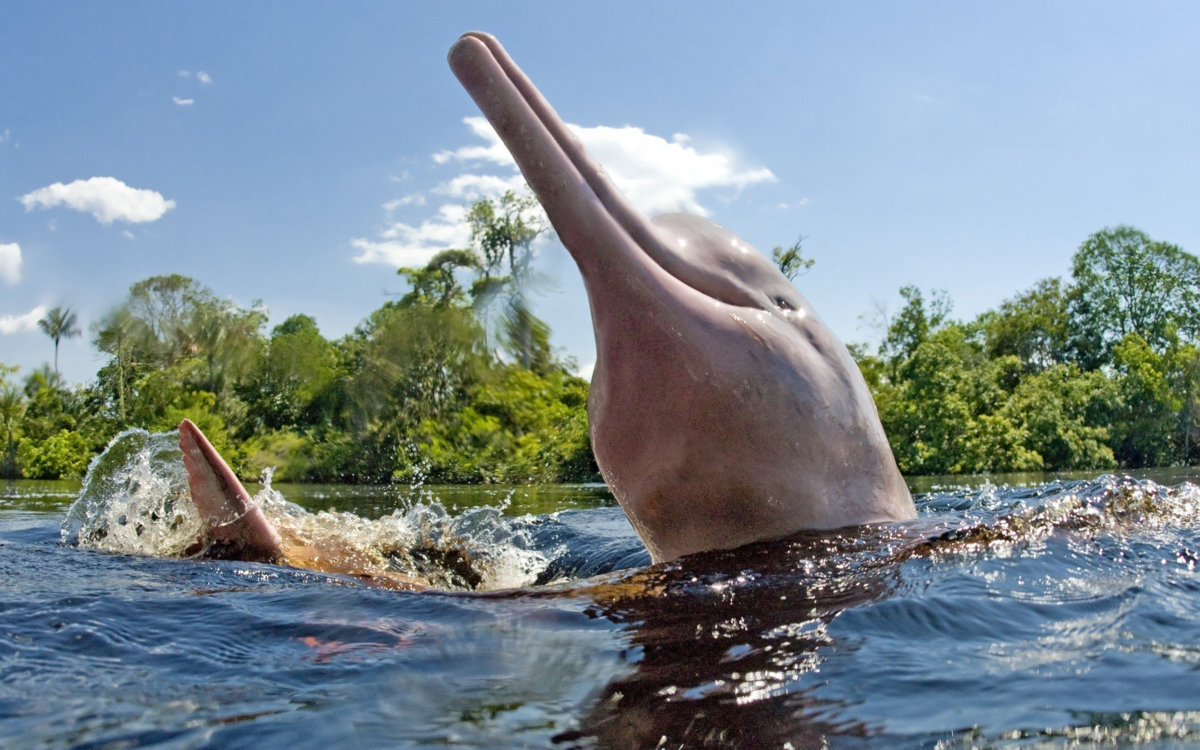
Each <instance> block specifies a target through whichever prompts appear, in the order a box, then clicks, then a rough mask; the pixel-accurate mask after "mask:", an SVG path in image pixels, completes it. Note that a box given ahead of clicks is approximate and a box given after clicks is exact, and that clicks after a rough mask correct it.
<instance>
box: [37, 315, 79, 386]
mask: <svg viewBox="0 0 1200 750" xmlns="http://www.w3.org/2000/svg"><path fill="white" fill-rule="evenodd" d="M38 328H40V329H42V333H44V334H46V335H47V336H49V337H50V338H52V339H54V374H55V376H57V375H58V343H59V342H60V341H61V340H62V339H70V338H75V337H76V336H78V335H79V334H80V333H81V331H80V330H79V326H77V325H76V318H75V313H73V312H71V309H70V308H69V307H55V308H51V310H50V312H48V313H46V317H44V318H42V319H41V320H39V321H38Z"/></svg>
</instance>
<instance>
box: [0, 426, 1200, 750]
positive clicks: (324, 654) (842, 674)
mask: <svg viewBox="0 0 1200 750" xmlns="http://www.w3.org/2000/svg"><path fill="white" fill-rule="evenodd" d="M147 446H149V450H148V451H142V453H141V454H140V457H139V455H137V454H138V451H132V450H131V451H128V452H127V453H126V454H125V455H124V456H123V457H122V458H121V459H120V460H119V461H117V460H114V461H113V462H112V465H110V466H108V467H107V468H106V469H105V472H106V473H105V476H106V477H108V478H109V480H110V481H108V483H107V484H105V485H104V486H101V484H97V483H95V482H92V483H90V485H89V489H88V490H87V491H86V492H84V493H83V496H84V497H85V498H88V497H90V498H92V499H93V500H95V501H97V503H98V505H96V506H95V507H93V508H92V510H93V511H94V512H93V513H92V514H91V515H90V516H89V514H88V513H85V512H83V510H84V509H83V508H81V507H77V508H76V509H75V511H74V512H73V513H72V515H71V517H69V518H68V517H67V516H68V514H67V510H68V507H69V506H71V504H72V503H73V502H74V500H75V498H76V496H77V495H79V494H80V487H79V485H78V484H76V485H71V484H69V483H34V482H17V483H12V484H8V485H0V717H2V718H0V744H3V745H5V746H14V747H37V746H81V747H137V746H146V745H160V746H164V747H180V748H184V747H205V746H210V747H279V746H284V747H329V746H343V745H353V746H356V747H384V746H386V747H395V746H420V745H438V746H447V745H448V746H452V747H512V746H518V747H519V746H530V747H547V746H557V747H592V746H600V747H655V746H663V747H679V746H687V747H694V746H734V747H771V746H774V747H784V746H786V745H787V744H788V743H790V744H791V746H793V747H810V746H820V745H822V744H825V745H828V746H832V747H855V748H857V747H885V748H892V747H939V746H940V747H972V746H1015V747H1042V746H1101V745H1103V746H1112V745H1114V744H1117V745H1128V744H1134V743H1146V744H1149V745H1151V746H1157V747H1179V746H1188V745H1195V744H1200V627H1197V623H1198V622H1200V572H1198V571H1197V565H1198V564H1200V539H1198V533H1197V532H1198V529H1200V490H1198V489H1197V488H1196V486H1194V485H1192V484H1188V483H1186V480H1187V479H1189V477H1190V478H1191V479H1192V480H1193V481H1195V472H1194V471H1193V472H1192V473H1191V474H1189V473H1188V472H1186V471H1184V472H1182V473H1181V472H1175V473H1173V474H1158V475H1156V476H1157V477H1158V480H1159V481H1161V482H1163V483H1164V484H1157V483H1155V482H1154V481H1151V480H1135V479H1132V478H1121V477H1099V478H1097V477H1090V478H1087V479H1055V480H1053V481H1049V482H1045V481H1043V482H1042V483H1039V484H1035V485H1033V486H1018V485H1005V484H1003V483H1002V482H999V481H998V478H991V480H963V479H962V478H955V479H952V480H938V483H939V486H940V489H936V490H931V491H930V492H929V494H925V495H922V496H920V497H919V499H918V506H919V508H920V510H921V516H920V518H919V519H918V520H916V521H914V522H910V523H904V524H890V525H884V526H876V527H869V528H858V529H848V530H842V531H839V532H834V533H821V534H816V533H814V534H802V535H799V536H797V537H794V538H792V539H789V540H785V541H781V542H775V543H771V544H761V545H755V546H752V547H748V548H743V549H740V550H735V551H731V552H716V553H706V554H702V555H697V556H693V557H691V558H686V559H684V560H680V561H677V562H675V563H671V564H665V565H658V566H649V565H648V562H649V561H648V558H647V556H646V554H645V552H644V551H643V549H642V547H641V544H640V543H639V542H638V540H637V538H636V537H635V536H634V534H633V532H632V530H631V529H630V527H629V524H628V523H627V522H626V521H625V519H624V516H623V515H622V514H621V512H620V509H619V508H617V507H616V506H615V504H614V503H613V502H612V499H611V497H610V496H609V495H608V494H607V493H606V492H605V491H604V489H603V488H602V487H596V486H574V487H553V488H537V489H531V488H487V489H480V488H458V487H454V488H444V487H426V488H404V489H399V490H398V489H394V488H386V489H385V488H355V487H286V486H282V487H275V488H273V489H272V488H269V487H258V488H253V489H252V490H251V491H252V492H257V493H258V497H259V499H260V500H261V501H262V502H264V506H265V509H266V510H268V513H269V514H274V516H275V517H276V519H277V520H278V519H283V520H284V521H285V522H290V523H293V524H294V527H295V528H296V529H298V530H299V531H298V532H297V533H304V534H309V535H315V536H321V535H325V536H326V537H330V538H337V537H338V536H339V535H341V536H343V537H345V539H346V540H349V541H345V542H344V544H346V545H349V546H351V547H353V548H354V549H355V550H358V551H360V552H362V551H364V550H365V552H364V554H367V553H371V554H375V553H378V554H379V555H381V556H382V558H383V559H384V560H385V562H386V563H387V564H393V565H401V566H410V568H411V566H413V565H414V564H415V563H413V561H412V560H410V559H408V557H406V556H405V555H404V554H403V553H404V551H403V550H399V551H397V550H393V549H388V546H389V544H390V543H389V541H388V540H387V539H385V538H382V537H383V532H384V531H391V532H394V533H395V534H397V535H398V537H401V538H402V539H403V540H404V542H405V543H406V544H411V545H416V546H417V547H420V548H426V549H434V548H437V549H441V550H443V551H446V550H454V551H457V552H460V553H461V555H460V556H458V557H454V556H452V555H444V556H442V557H436V558H435V557H434V556H431V555H426V556H425V557H424V558H422V561H421V562H422V564H423V565H424V567H423V568H421V570H419V571H418V572H420V573H421V574H422V575H425V576H426V577H427V578H429V579H431V581H432V582H433V583H435V584H438V585H441V586H442V587H443V588H445V589H446V590H444V591H435V592H432V593H412V592H397V591H389V590H385V589H382V588H379V587H375V586H371V585H367V584H365V583H364V582H363V581H362V580H360V579H358V578H354V577H351V576H345V575H331V574H325V573H318V572H313V571H308V570H298V569H294V568H287V567H282V566H272V565H264V564H253V563H244V562H238V561H213V560H204V559H189V558H186V557H180V556H179V555H185V554H187V553H188V550H187V546H188V545H187V544H185V543H184V541H183V539H182V536H181V535H182V534H184V533H185V532H186V531H187V529H188V528H189V527H188V523H190V521H189V519H188V517H187V512H188V511H187V508H186V503H183V504H177V503H176V502H175V499H177V495H176V494H174V493H177V492H178V487H179V475H178V474H175V473H173V472H174V471H177V470H176V469H173V468H172V460H173V459H172V457H171V455H170V451H169V450H166V451H163V452H158V451H157V449H156V448H154V446H153V445H150V444H149V443H147V444H144V445H142V446H141V448H147ZM121 472H124V474H122V473H121ZM118 475H120V476H119V477H118ZM95 478H96V477H95V476H94V477H93V480H95ZM118 478H119V479H120V481H116V479H118ZM993 482H995V483H993ZM1167 483H1170V484H1172V485H1174V487H1168V486H1165V485H1166V484H1167ZM951 485H952V486H951ZM105 493H108V494H107V496H106V495H105ZM282 498H286V499H287V501H290V502H293V503H297V504H298V505H299V506H302V507H303V508H304V509H305V510H306V511H307V513H301V511H300V510H299V509H298V508H297V507H295V506H292V505H289V504H288V503H287V502H286V501H284V500H283V499H282ZM106 503H107V504H106ZM498 509H500V510H498ZM351 514H352V515H351ZM289 519H290V521H289ZM362 519H367V520H366V521H364V520H362ZM64 520H65V521H66V522H65V523H64ZM64 528H65V530H66V536H67V538H68V540H69V543H64V542H63V541H62V534H63V529H64ZM139 528H140V533H139V532H138V529H139ZM101 529H103V530H104V531H103V533H98V532H99V531H100V530H101ZM89 534H91V535H90V536H89ZM392 546H396V545H395V544H392ZM113 550H123V551H113ZM135 552H137V553H139V554H134V553H135ZM152 552H153V553H156V554H173V555H176V556H175V557H171V558H168V557H156V556H149V554H148V553H152ZM364 559H366V558H364ZM370 559H375V558H370ZM464 560H465V561H467V562H466V563H463V561H464ZM464 565H465V566H466V567H465V568H464V567H463V566H464ZM439 566H442V567H444V568H445V569H444V570H441V571H439ZM417 567H420V566H419V565H418V566H417ZM463 570H466V571H467V572H466V573H463V572H462V571H463ZM439 575H440V576H441V578H440V579H439V578H438V576H439ZM433 579H437V580H433Z"/></svg>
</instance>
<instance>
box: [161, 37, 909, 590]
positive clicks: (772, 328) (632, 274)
mask: <svg viewBox="0 0 1200 750" xmlns="http://www.w3.org/2000/svg"><path fill="white" fill-rule="evenodd" d="M449 62H450V67H451V69H452V70H453V71H454V74H455V75H456V76H457V77H458V79H459V81H460V82H461V83H462V85H463V87H464V88H466V90H467V92H468V93H469V94H470V95H471V97H472V98H473V99H474V100H475V102H476V104H477V105H478V106H479V109H480V110H482V112H483V114H484V116H486V117H487V119H488V121H489V122H490V123H491V124H492V126H493V127H494V128H495V130H496V132H497V133H498V134H499V135H500V138H501V139H502V140H503V142H504V144H505V146H507V147H508V149H509V151H510V152H512V155H513V157H514V158H515V159H516V161H517V164H518V166H519V167H520V169H521V172H522V173H523V174H524V176H525V179H526V181H527V182H528V183H529V185H530V187H531V188H532V189H533V191H534V193H535V194H536V195H537V198H538V200H539V201H540V202H541V204H542V206H543V207H544V208H545V210H546V213H547V215H548V216H549V218H550V222H551V223H552V224H553V225H554V229H555V230H556V232H557V233H558V236H559V238H560V239H561V240H562V242H563V244H564V245H565V246H566V248H567V250H568V251H569V252H570V253H571V256H572V257H573V258H574V260H575V262H576V264H577V265H578V266H579V270H580V272H581V273H582V275H583V280H584V285H585V287H586V288H587V293H588V301H589V303H590V306H591V312H592V323H593V326H594V328H595V334H596V355H597V359H596V366H595V369H594V371H593V374H592V385H591V392H590V396H589V399H588V422H589V426H590V430H591V438H592V446H593V450H594V451H595V455H596V460H597V463H598V464H599V466H600V471H601V473H602V474H603V476H604V480H605V482H606V483H607V484H608V486H609V488H610V489H611V490H612V492H613V495H614V496H615V497H616V499H617V501H618V502H619V503H620V504H621V507H622V508H623V509H624V511H625V513H626V515H627V516H628V517H629V520H630V522H631V523H632V524H633V527H634V528H635V529H636V530H637V533H638V534H639V535H640V536H641V538H642V540H643V541H644V542H645V544H646V547H647V548H648V549H649V551H650V556H651V558H652V560H653V561H654V562H662V561H668V560H673V559H675V558H678V557H681V556H683V555H687V554H691V553H695V552H701V551H705V550H714V549H729V548H733V547H739V546H742V545H744V544H748V543H751V542H756V541H766V540H771V539H779V538H782V537H785V536H788V535H790V534H793V533H795V532H797V531H801V530H804V529H830V528H837V527H842V526H852V525H857V524H865V523H873V522H883V521H898V520H906V519H911V518H914V517H915V516H916V509H915V508H914V506H913V502H912V497H911V495H910V494H909V492H908V488H907V486H906V485H905V483H904V480H903V478H902V477H901V476H900V471H899V469H897V467H896V462H895V459H894V458H893V456H892V452H891V449H890V447H889V446H888V442H887V438H886V436H885V435H884V432H883V426H882V425H881V424H880V422H879V415H878V413H877V412H876V409H875V403H874V401H873V400H872V398H871V394H870V391H869V390H868V389H867V385H866V382H865V381H864V380H863V377H862V374H861V373H860V372H859V369H858V366H857V365H856V364H855V363H854V360H853V359H852V358H851V357H850V353H849V352H848V351H847V350H846V347H845V346H844V345H843V344H842V343H841V341H839V340H838V338H837V337H836V336H834V335H833V333H832V332H831V331H830V330H829V329H828V328H827V327H826V326H825V324H824V323H822V322H821V320H820V318H818V317H817V315H816V313H815V312H814V311H813V309H812V307H811V306H810V305H809V304H808V302H807V301H806V300H805V299H804V297H803V296H801V295H800V293H799V292H798V291H796V289H795V287H793V286H792V284H791V283H790V282H789V281H788V280H787V279H786V278H785V277H784V276H783V274H782V273H780V271H779V270H778V269H777V268H776V267H775V265H774V264H773V263H771V261H769V260H768V259H767V258H766V257H765V256H764V255H763V254H762V253H760V252H758V251H757V250H755V249H754V248H753V247H751V246H750V244H749V243H748V242H746V241H745V240H743V239H741V238H740V237H738V236H737V235H735V234H733V233H732V232H730V231H728V230H726V229H724V228H723V227H720V226H718V225H716V224H714V223H712V222H710V221H707V220H706V219H703V218H700V217H696V216H690V215H687V214H668V215H665V216H659V217H657V218H655V219H652V220H647V219H646V218H645V217H643V216H642V215H641V214H640V213H638V211H637V210H636V209H634V208H633V206H632V205H630V203H629V202H628V201H627V200H626V199H625V197H624V196H623V195H622V194H621V193H620V192H619V191H618V190H617V189H616V187H615V186H614V185H613V184H612V182H611V181H610V180H609V178H608V176H607V175H606V174H605V172H604V170H603V169H602V168H601V167H600V165H599V164H597V163H596V162H595V161H593V160H592V158H591V157H590V156H589V155H588V154H587V152H586V151H585V150H584V148H583V146H582V145H581V144H580V143H579V141H578V140H577V139H576V138H575V136H574V135H573V134H572V133H571V132H570V130H569V129H568V128H567V127H566V125H565V124H564V123H563V121H562V120H561V119H559V117H558V115H557V114H556V113H555V112H554V110H553V109H552V108H551V107H550V105H549V103H547V101H546V100H545V99H544V98H543V97H542V95H541V94H540V93H539V92H538V90H537V89H536V88H535V87H534V85H533V84H532V83H531V82H530V81H529V79H528V78H527V77H526V76H525V74H524V73H522V72H521V70H520V68H518V67H517V65H516V63H514V62H513V61H512V59H511V58H510V57H509V56H508V54H507V53H506V52H505V51H504V48H503V47H501V46H500V43H499V42H497V41H496V39H495V38H493V37H492V36H490V35H488V34H483V33H479V32H471V33H468V34H465V35H464V36H463V37H461V38H460V39H459V40H458V41H457V42H456V43H455V44H454V46H453V47H452V48H451V49H450V54H449ZM180 447H181V448H182V449H183V451H184V461H185V464H186V465H187V470H188V477H189V482H190V485H191V490H192V496H193V498H194V501H195V502H196V505H197V507H198V508H199V510H200V512H201V515H202V516H203V517H204V518H205V519H206V523H207V528H208V530H209V531H208V533H209V537H210V538H209V542H210V544H212V543H214V542H215V546H216V549H218V550H219V551H220V552H221V553H222V554H226V555H231V556H232V555H241V556H244V557H249V558H254V559H263V560H272V559H273V560H280V561H286V562H292V563H293V564H301V565H304V563H303V562H298V559H300V558H305V557H316V556H315V555H312V554H307V555H297V554H295V553H294V552H293V553H290V554H289V550H288V549H287V545H286V544H285V543H284V542H282V541H281V539H280V537H279V534H278V533H276V531H275V529H274V528H272V526H271V524H270V522H269V521H268V520H267V519H266V518H265V517H264V516H263V514H262V512H261V511H260V510H259V509H258V508H256V507H255V506H254V505H253V503H252V502H250V500H249V496H248V495H247V494H246V491H245V489H243V488H242V486H241V484H240V483H239V482H238V481H237V479H236V477H234V475H233V472H232V471H230V469H229V467H228V466H227V465H226V464H225V462H224V461H223V460H222V459H221V457H220V456H219V455H218V454H217V452H216V451H215V450H214V449H213V448H212V446H211V445H210V444H209V442H208V441H207V440H206V439H205V438H204V436H203V434H202V433H201V432H200V430H199V429H198V428H196V427H195V425H193V424H192V423H191V422H188V421H186V420H185V421H184V423H183V424H182V425H180ZM306 567H307V566H306ZM401 584H402V585H401V586H398V587H408V586H407V585H406V582H403V581H402V582H401ZM413 587H417V586H416V585H415V584H414V586H413Z"/></svg>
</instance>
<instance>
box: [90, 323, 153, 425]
mask: <svg viewBox="0 0 1200 750" xmlns="http://www.w3.org/2000/svg"><path fill="white" fill-rule="evenodd" d="M92 332H93V334H94V336H95V338H93V340H92V345H93V346H95V347H96V348H97V349H99V350H100V351H101V352H103V353H105V354H108V355H109V356H110V357H111V359H110V360H109V363H108V364H107V365H105V366H104V367H102V368H101V369H100V372H98V373H97V376H98V380H99V381H100V383H101V385H102V386H103V385H105V384H107V383H109V382H112V381H113V380H114V379H113V378H112V377H111V375H112V374H113V373H114V372H115V375H116V378H115V382H113V385H114V386H115V388H116V401H117V417H118V418H119V419H120V421H121V423H122V424H124V423H125V419H126V414H127V412H126V401H127V399H128V397H129V394H130V386H131V384H132V383H133V381H134V380H135V378H136V373H137V368H138V366H139V365H141V364H144V363H142V362H138V361H137V360H136V359H135V357H134V352H135V351H136V343H137V342H138V341H139V340H142V341H144V340H146V338H147V333H146V332H145V331H144V329H143V327H142V324H141V321H139V320H138V319H137V318H135V317H134V315H133V313H131V312H130V310H129V307H128V306H126V305H122V306H121V307H117V308H115V309H113V310H111V311H110V312H109V313H108V314H107V315H106V316H105V317H104V318H102V319H101V320H99V321H97V322H96V323H95V324H94V325H93V328H92Z"/></svg>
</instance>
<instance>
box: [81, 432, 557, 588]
mask: <svg viewBox="0 0 1200 750" xmlns="http://www.w3.org/2000/svg"><path fill="white" fill-rule="evenodd" d="M272 474H273V472H271V471H269V470H268V471H266V472H264V473H263V476H262V480H261V481H262V485H263V486H262V489H261V490H259V491H258V492H257V493H255V495H254V496H253V497H252V498H251V499H252V501H253V502H254V503H256V504H257V505H259V506H260V507H261V508H262V510H263V513H264V514H265V515H266V517H267V519H268V520H269V521H270V522H271V523H272V524H273V525H274V526H275V527H276V529H277V530H278V531H279V533H280V536H281V537H282V538H283V539H284V542H285V545H284V547H285V550H286V551H287V553H288V554H287V557H288V560H289V561H290V562H292V563H293V564H295V565H297V566H300V567H308V568H314V569H317V570H323V571H326V572H333V573H352V574H354V575H357V576H359V577H361V578H366V579H377V580H378V581H380V582H382V583H384V584H385V585H386V583H387V581H388V580H392V581H395V580H404V579H411V580H413V581H414V582H416V583H417V584H419V585H421V586H430V587H433V588H439V589H446V590H460V591H461V590H493V589H502V588H516V587H521V586H527V585H530V584H532V583H533V582H534V581H536V580H537V578H538V576H539V574H541V573H542V572H543V571H544V570H546V568H547V567H548V566H549V564H550V561H551V557H550V555H549V554H548V553H546V552H545V551H541V550H537V549H534V548H533V540H532V536H531V532H530V523H529V519H528V518H506V517H505V516H504V511H505V509H506V508H507V506H508V499H507V498H506V499H505V501H504V502H502V503H501V504H500V505H499V506H495V507H483V508H473V509H470V510H468V511H466V512H463V513H461V514H452V513H451V512H449V511H447V509H446V508H445V506H444V505H443V504H442V503H441V502H440V501H439V500H438V498H437V497H436V495H435V494H434V492H433V491H432V490H427V489H426V490H422V491H421V492H420V493H419V494H418V495H417V499H416V500H414V501H410V502H409V503H407V504H406V506H405V507H403V508H400V509H397V510H395V511H393V512H392V513H391V514H390V515H387V516H383V517H382V518H378V519H367V518H363V517H361V516H357V515H354V514H352V513H340V512H337V511H333V510H330V511H321V512H319V513H309V512H308V511H306V510H304V509H303V508H301V507H300V506H298V505H296V504H294V503H291V502H288V501H287V500H286V499H285V498H284V497H283V495H282V494H280V493H279V491H278V490H276V489H275V488H274V487H272V484H271V479H272ZM203 530H204V525H203V521H202V519H201V518H200V515H199V513H198V512H197V511H196V508H195V506H194V504H193V503H192V501H191V495H190V492H189V490H188V481H187V473H186V471H185V469H184V466H183V457H182V453H181V451H180V450H179V446H178V435H177V434H176V433H174V432H168V433H157V434H151V433H148V432H146V431H145V430H129V431H126V432H123V433H121V434H120V435H118V436H117V437H115V438H114V439H113V440H112V442H111V443H109V445H108V447H107V448H106V449H105V451H104V453H102V454H101V455H100V456H98V457H96V458H95V459H93V461H92V463H91V465H90V466H89V467H88V473H87V476H86V477H85V479H84V484H83V489H82V491H81V492H80V494H79V497H78V498H77V499H76V500H75V502H74V503H73V504H72V505H71V507H70V508H69V509H68V511H67V515H66V518H65V519H64V520H63V524H62V531H61V536H62V540H63V541H64V542H66V543H70V544H78V545H79V546H81V547H85V548H89V549H96V550H102V551H105V552H115V553H123V554H134V555H144V556H155V557H202V556H204V555H205V553H206V551H207V550H206V547H205V545H204V540H203ZM551 554H552V553H551Z"/></svg>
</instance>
